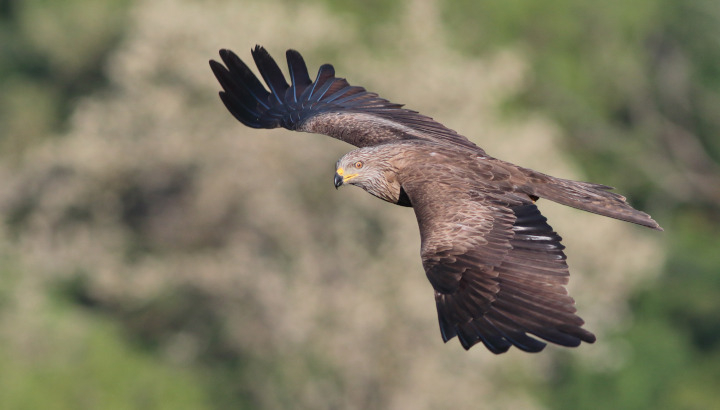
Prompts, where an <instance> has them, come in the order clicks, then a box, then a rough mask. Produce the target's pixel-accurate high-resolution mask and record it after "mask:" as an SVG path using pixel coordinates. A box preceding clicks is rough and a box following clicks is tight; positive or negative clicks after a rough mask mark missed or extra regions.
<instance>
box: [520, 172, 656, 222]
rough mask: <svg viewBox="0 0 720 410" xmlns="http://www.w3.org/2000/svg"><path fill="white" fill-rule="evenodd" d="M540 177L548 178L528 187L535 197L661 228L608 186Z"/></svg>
mask: <svg viewBox="0 0 720 410" xmlns="http://www.w3.org/2000/svg"><path fill="white" fill-rule="evenodd" d="M543 176H544V177H546V178H549V180H546V181H544V182H542V183H539V184H534V185H533V186H532V193H533V195H535V196H537V197H540V198H545V199H549V200H551V201H553V202H557V203H559V204H562V205H567V206H571V207H573V208H577V209H581V210H583V211H588V212H592V213H596V214H599V215H603V216H608V217H610V218H615V219H620V220H622V221H627V222H632V223H635V224H638V225H642V226H647V227H648V228H652V229H656V230H658V231H662V230H663V228H661V227H660V225H659V224H658V223H657V222H655V221H654V220H653V219H652V218H651V217H650V215H648V214H646V213H645V212H642V211H638V210H637V209H635V208H633V207H632V206H630V204H628V203H627V201H626V199H625V197H624V196H622V195H619V194H616V193H614V192H610V190H612V189H613V188H612V187H609V186H606V185H600V184H592V183H589V182H580V181H572V180H569V179H562V178H555V177H548V176H546V175H543ZM543 179H545V178H543Z"/></svg>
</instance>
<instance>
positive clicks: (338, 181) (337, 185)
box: [335, 172, 343, 189]
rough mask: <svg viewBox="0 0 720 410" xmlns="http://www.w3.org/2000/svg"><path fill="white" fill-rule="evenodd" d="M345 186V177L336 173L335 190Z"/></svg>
mask: <svg viewBox="0 0 720 410" xmlns="http://www.w3.org/2000/svg"><path fill="white" fill-rule="evenodd" d="M342 184H343V177H342V175H340V174H338V173H337V172H336V173H335V189H338V188H340V185H342Z"/></svg>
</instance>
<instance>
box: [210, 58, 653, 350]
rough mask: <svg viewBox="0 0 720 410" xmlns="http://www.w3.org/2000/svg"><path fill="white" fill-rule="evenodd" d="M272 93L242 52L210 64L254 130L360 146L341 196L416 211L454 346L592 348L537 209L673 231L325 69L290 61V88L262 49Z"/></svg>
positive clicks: (234, 108)
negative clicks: (564, 208)
mask: <svg viewBox="0 0 720 410" xmlns="http://www.w3.org/2000/svg"><path fill="white" fill-rule="evenodd" d="M252 56H253V59H254V60H255V64H256V65H257V67H258V70H259V71H260V74H261V75H262V77H263V79H264V80H265V83H266V84H267V85H268V87H269V89H270V91H269V92H268V91H267V90H266V89H265V87H264V86H263V85H262V83H261V82H260V81H259V80H258V78H257V77H256V76H255V75H254V74H253V73H252V71H251V70H250V69H249V68H248V67H247V65H245V63H243V62H242V61H241V60H240V58H238V57H237V55H235V54H234V53H233V52H232V51H229V50H220V57H221V58H222V60H223V62H224V63H225V65H224V66H223V65H222V64H220V63H218V62H216V61H210V66H211V68H212V70H213V72H214V73H215V76H216V77H217V79H218V81H219V82H220V84H221V85H222V88H223V90H224V91H221V92H220V98H221V99H222V101H223V102H224V103H225V106H226V107H227V109H228V110H229V111H230V112H231V113H232V114H233V115H234V116H235V118H237V119H238V120H239V121H240V122H242V123H243V124H245V125H247V126H248V127H253V128H276V127H284V128H287V129H289V130H293V131H305V132H314V133H320V134H326V135H329V136H331V137H333V138H337V139H339V140H342V141H345V142H348V143H350V144H352V145H355V146H357V147H360V149H357V150H354V151H351V152H349V153H348V154H346V155H345V156H343V157H342V158H341V159H340V160H339V161H338V163H337V168H336V170H337V171H336V174H335V186H336V187H339V186H341V185H343V184H345V183H347V184H352V185H357V186H360V187H361V188H363V189H365V190H366V191H367V192H369V193H370V194H372V195H374V196H376V197H378V198H381V199H383V200H385V201H388V202H391V203H394V204H397V205H403V206H411V207H412V208H413V209H414V210H415V215H416V216H417V220H418V225H419V227H420V237H421V241H422V244H421V255H422V261H423V266H424V268H425V272H426V274H427V277H428V279H429V280H430V283H431V284H432V286H433V288H434V289H435V301H436V304H437V311H438V318H439V321H440V332H441V334H442V338H443V340H444V341H448V340H449V339H451V338H453V337H454V336H457V337H458V339H459V340H460V343H461V344H462V346H463V347H464V348H465V349H469V348H470V347H472V346H473V345H475V344H476V343H478V342H482V343H483V344H484V345H485V346H486V347H487V348H488V349H489V350H490V351H492V352H493V353H503V352H505V351H507V350H508V349H509V348H510V346H513V345H514V346H516V347H518V348H520V349H522V350H524V351H527V352H539V351H540V350H542V349H543V348H544V347H545V343H544V342H541V341H539V340H537V339H535V338H534V337H531V336H529V335H528V334H532V335H534V336H537V337H539V338H541V339H544V340H546V341H548V342H552V343H556V344H559V345H562V346H572V347H574V346H578V345H579V344H580V343H581V342H588V343H593V342H594V341H595V335H593V334H592V333H590V332H588V331H587V330H585V329H583V328H582V325H583V324H584V321H583V320H582V319H581V318H580V317H578V316H577V315H576V314H575V312H576V309H575V306H574V304H575V302H574V300H573V299H572V298H571V297H570V296H568V294H567V290H566V289H565V286H564V285H566V284H567V282H568V277H569V273H568V266H567V263H566V261H565V259H566V257H565V253H564V252H563V249H564V246H563V245H561V244H560V241H561V238H560V236H559V235H558V234H557V233H555V232H554V231H553V229H552V228H551V227H550V225H548V224H547V222H546V221H547V220H546V219H545V217H543V216H542V215H541V214H540V211H539V210H538V208H537V207H536V206H535V201H536V200H537V199H539V198H545V199H549V200H551V201H555V202H558V203H560V204H563V205H568V206H571V207H575V208H578V209H582V210H585V211H589V212H594V213H597V214H600V215H604V216H609V217H611V218H616V219H621V220H623V221H628V222H633V223H636V224H639V225H643V226H647V227H650V228H653V229H657V230H662V228H660V226H659V225H658V224H657V222H655V221H654V220H653V219H651V218H650V216H648V215H647V214H645V213H643V212H640V211H638V210H635V209H633V208H632V207H631V206H630V205H629V204H628V203H627V202H625V198H624V197H622V196H620V195H618V194H615V193H612V192H610V190H611V189H612V188H610V187H608V186H605V185H598V184H592V183H587V182H577V181H571V180H567V179H560V178H555V177H552V176H549V175H545V174H542V173H540V172H536V171H533V170H531V169H527V168H522V167H519V166H517V165H513V164H510V163H508V162H504V161H501V160H499V159H496V158H493V157H491V156H489V155H487V154H486V153H485V151H483V149H482V148H480V147H478V146H477V145H475V144H474V143H472V142H471V141H469V140H468V139H467V138H465V137H463V136H462V135H459V134H458V133H456V132H455V131H453V130H450V129H448V128H446V127H445V126H443V125H442V124H439V123H437V122H435V121H433V119H432V118H429V117H426V116H424V115H421V114H419V113H417V112H415V111H411V110H408V109H404V108H402V105H400V104H394V103H391V102H389V101H387V100H385V99H383V98H380V97H378V95H377V94H375V93H371V92H368V91H366V90H365V89H364V88H362V87H357V86H351V85H350V84H349V83H348V82H347V81H346V80H345V79H343V78H338V77H335V70H334V69H333V66H331V65H329V64H325V65H323V66H321V67H320V70H319V71H318V74H317V77H316V78H315V81H312V80H311V79H310V76H309V74H308V70H307V66H306V65H305V62H304V60H303V58H302V56H301V55H300V54H299V53H298V52H297V51H295V50H288V51H287V53H286V57H287V62H288V68H289V72H290V80H291V83H290V84H288V83H287V81H286V80H285V76H284V75H283V74H282V72H281V71H280V68H279V67H278V65H277V64H276V63H275V61H274V60H273V59H272V57H270V55H269V54H268V53H267V51H266V50H265V49H264V48H262V47H260V46H256V47H255V49H254V50H252Z"/></svg>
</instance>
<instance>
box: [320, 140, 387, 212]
mask: <svg viewBox="0 0 720 410" xmlns="http://www.w3.org/2000/svg"><path fill="white" fill-rule="evenodd" d="M382 154H383V153H382V152H380V151H379V150H378V149H377V148H376V147H372V148H360V149H356V150H354V151H350V152H348V153H347V154H345V155H344V156H343V157H342V158H340V160H338V162H337V164H336V166H335V179H334V182H335V188H340V186H341V185H345V184H349V185H356V186H359V187H360V188H362V189H364V190H365V191H367V192H368V193H370V194H372V195H375V196H376V197H378V198H381V199H384V200H386V201H389V202H393V203H397V201H398V198H399V195H400V184H399V183H398V182H397V170H396V169H395V167H393V166H392V165H391V163H390V161H389V158H387V157H386V156H385V155H382Z"/></svg>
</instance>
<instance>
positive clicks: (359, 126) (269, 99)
mask: <svg viewBox="0 0 720 410" xmlns="http://www.w3.org/2000/svg"><path fill="white" fill-rule="evenodd" d="M252 56H253V59H254V60H255V64H256V65H257V67H258V70H259V71H260V75H261V76H262V78H263V80H264V81H265V83H266V84H267V86H268V88H269V91H268V90H266V89H265V87H264V86H263V85H262V83H261V82H260V81H259V80H258V78H257V77H256V76H255V74H253V73H252V71H251V70H250V68H248V66H247V65H246V64H245V63H243V61H242V60H240V58H239V57H238V56H237V55H235V53H233V52H232V51H230V50H220V57H221V58H222V61H223V63H225V65H224V66H223V65H222V64H220V63H218V62H217V61H213V60H211V61H210V67H211V68H212V70H213V73H215V77H217V79H218V81H219V82H220V85H221V86H222V88H223V90H224V91H221V92H220V98H221V99H222V101H223V103H225V106H226V107H227V109H228V110H229V111H230V113H232V115H233V116H235V118H237V119H238V121H240V122H242V123H243V124H245V125H247V126H248V127H253V128H277V127H284V128H287V129H289V130H294V131H306V132H315V133H319V134H326V135H329V136H331V137H333V138H337V139H339V140H341V141H345V142H347V143H350V144H352V145H355V146H358V147H366V146H372V145H378V144H383V143H386V142H391V141H399V140H407V139H421V140H430V141H436V142H442V143H448V144H452V145H457V146H463V147H466V148H470V149H472V150H474V151H478V152H482V149H480V148H479V147H478V146H477V145H475V144H473V143H472V142H470V141H469V140H468V139H467V138H465V137H463V136H462V135H459V134H458V133H456V132H455V131H453V130H451V129H448V128H446V127H445V126H443V125H442V124H440V123H438V122H436V121H434V120H433V119H432V118H430V117H426V116H424V115H421V114H419V113H417V112H415V111H412V110H408V109H404V108H402V105H401V104H395V103H392V102H390V101H388V100H385V99H383V98H380V97H378V95H377V94H375V93H371V92H368V91H366V90H365V89H364V88H363V87H357V86H351V85H350V84H349V83H348V82H347V81H346V80H345V79H344V78H338V77H335V69H334V68H333V66H332V65H330V64H324V65H322V66H321V67H320V69H319V71H318V74H317V77H316V78H315V81H314V82H313V81H311V80H310V76H309V74H308V69H307V66H306V65H305V61H304V60H303V58H302V56H301V55H300V53H298V52H297V51H295V50H288V51H287V53H286V57H287V62H288V69H289V73H290V81H291V83H290V84H288V83H287V81H286V79H285V76H284V75H283V73H282V71H281V70H280V67H278V65H277V63H276V62H275V60H273V58H272V57H271V56H270V54H268V52H267V51H266V50H265V49H264V48H263V47H260V46H255V49H254V50H252Z"/></svg>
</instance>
